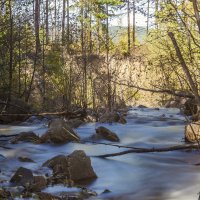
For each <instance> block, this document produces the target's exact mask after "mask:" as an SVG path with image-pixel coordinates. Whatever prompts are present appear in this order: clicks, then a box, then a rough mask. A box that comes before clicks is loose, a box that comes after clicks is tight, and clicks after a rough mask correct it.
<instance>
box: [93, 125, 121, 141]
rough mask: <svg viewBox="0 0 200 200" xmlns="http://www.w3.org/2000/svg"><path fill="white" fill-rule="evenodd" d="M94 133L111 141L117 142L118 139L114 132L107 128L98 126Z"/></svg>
mask: <svg viewBox="0 0 200 200" xmlns="http://www.w3.org/2000/svg"><path fill="white" fill-rule="evenodd" d="M96 134H97V135H98V136H100V137H101V138H102V139H105V140H109V141H112V142H119V141H120V139H119V137H118V136H117V134H116V133H114V132H112V131H110V130H109V129H107V128H105V127H103V126H100V127H98V128H97V129H96Z"/></svg>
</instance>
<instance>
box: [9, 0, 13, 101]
mask: <svg viewBox="0 0 200 200" xmlns="http://www.w3.org/2000/svg"><path fill="white" fill-rule="evenodd" d="M8 9H9V20H10V33H9V34H10V35H9V56H10V60H9V94H8V103H10V101H11V96H12V89H13V88H12V87H13V16H12V3H11V0H9V2H8Z"/></svg>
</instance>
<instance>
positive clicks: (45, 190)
mask: <svg viewBox="0 0 200 200" xmlns="http://www.w3.org/2000/svg"><path fill="white" fill-rule="evenodd" d="M106 117H108V116H104V118H102V121H101V123H100V122H98V123H95V122H91V123H85V124H83V125H81V126H79V127H78V128H74V129H73V130H72V129H71V128H72V127H71V126H70V128H69V129H68V127H65V126H64V127H65V128H64V130H62V131H61V130H60V131H59V134H60V133H62V134H61V136H63V134H66V132H67V133H68V134H69V135H68V136H70V137H66V138H65V140H63V141H61V140H60V138H58V137H56V138H55V137H53V136H52V132H53V131H55V129H54V128H55V126H56V125H55V123H52V124H50V125H49V127H48V125H47V124H48V121H45V120H44V121H40V120H38V121H37V120H36V121H35V122H33V121H32V122H28V123H23V125H21V126H9V125H2V126H0V134H1V135H5V136H8V135H13V134H17V133H20V132H25V133H27V132H29V133H30V131H32V132H34V134H35V136H33V137H32V136H31V137H28V139H30V138H31V139H32V138H34V139H33V140H18V141H17V140H16V138H17V137H18V136H17V137H10V140H9V142H8V139H9V137H1V146H2V147H0V154H1V157H0V163H1V165H0V187H1V189H0V199H16V200H21V199H45V200H46V199H47V200H48V199H49V200H51V199H59V200H60V199H62V200H64V199H99V200H100V199H126V200H129V199H130V200H132V199H143V200H161V199H164V200H165V199H166V200H178V199H183V200H188V199H189V200H193V199H194V200H196V199H198V192H199V191H200V189H199V180H200V174H199V170H200V168H199V166H198V165H196V164H197V163H199V162H200V160H199V153H198V152H197V151H193V152H191V151H176V152H165V153H148V154H145V153H143V154H126V155H123V156H117V157H113V158H112V157H111V158H109V159H102V158H98V155H102V154H106V153H116V152H119V151H123V150H126V148H118V147H116V146H111V145H105V144H116V145H121V146H128V147H137V148H141V147H143V148H153V147H168V146H173V145H180V144H184V143H185V141H184V138H183V137H184V127H185V118H184V117H183V116H182V115H181V114H180V111H179V110H178V109H164V108H163V109H162V108H160V109H153V108H152V109H151V108H142V107H140V108H132V109H130V111H129V112H128V115H127V116H126V121H127V123H126V124H125V123H124V122H125V121H124V120H123V121H122V120H121V119H120V118H116V117H114V118H113V119H112V120H111V121H109V120H108V119H107V118H106ZM108 118H109V119H110V116H109V117H108ZM116 119H117V120H116ZM113 120H116V122H113V123H111V122H112V121H113ZM119 122H123V123H119ZM59 123H60V122H59ZM61 123H62V122H61ZM56 124H57V122H56ZM102 127H104V128H102ZM56 130H57V129H56ZM66 130H67V131H66ZM45 134H46V135H45ZM49 134H50V135H49ZM57 135H58V134H57ZM44 136H45V137H44ZM47 136H48V137H47ZM64 136H65V135H64ZM44 138H45V139H44ZM113 138H114V139H113ZM26 139H27V138H26ZM41 139H42V140H41ZM13 141H14V142H13ZM34 141H37V142H34ZM57 141H59V142H57ZM92 142H94V143H92ZM97 143H102V144H97ZM103 143H105V144H103ZM3 147H6V148H3ZM80 177H81V178H80Z"/></svg>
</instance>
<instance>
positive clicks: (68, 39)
mask: <svg viewBox="0 0 200 200" xmlns="http://www.w3.org/2000/svg"><path fill="white" fill-rule="evenodd" d="M69 42H70V35H69V0H67V51H68V53H69V45H70V44H69Z"/></svg>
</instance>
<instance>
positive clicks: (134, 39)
mask: <svg viewBox="0 0 200 200" xmlns="http://www.w3.org/2000/svg"><path fill="white" fill-rule="evenodd" d="M135 33H136V25H135V0H133V49H135V41H136V37H135V35H136V34H135Z"/></svg>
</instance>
